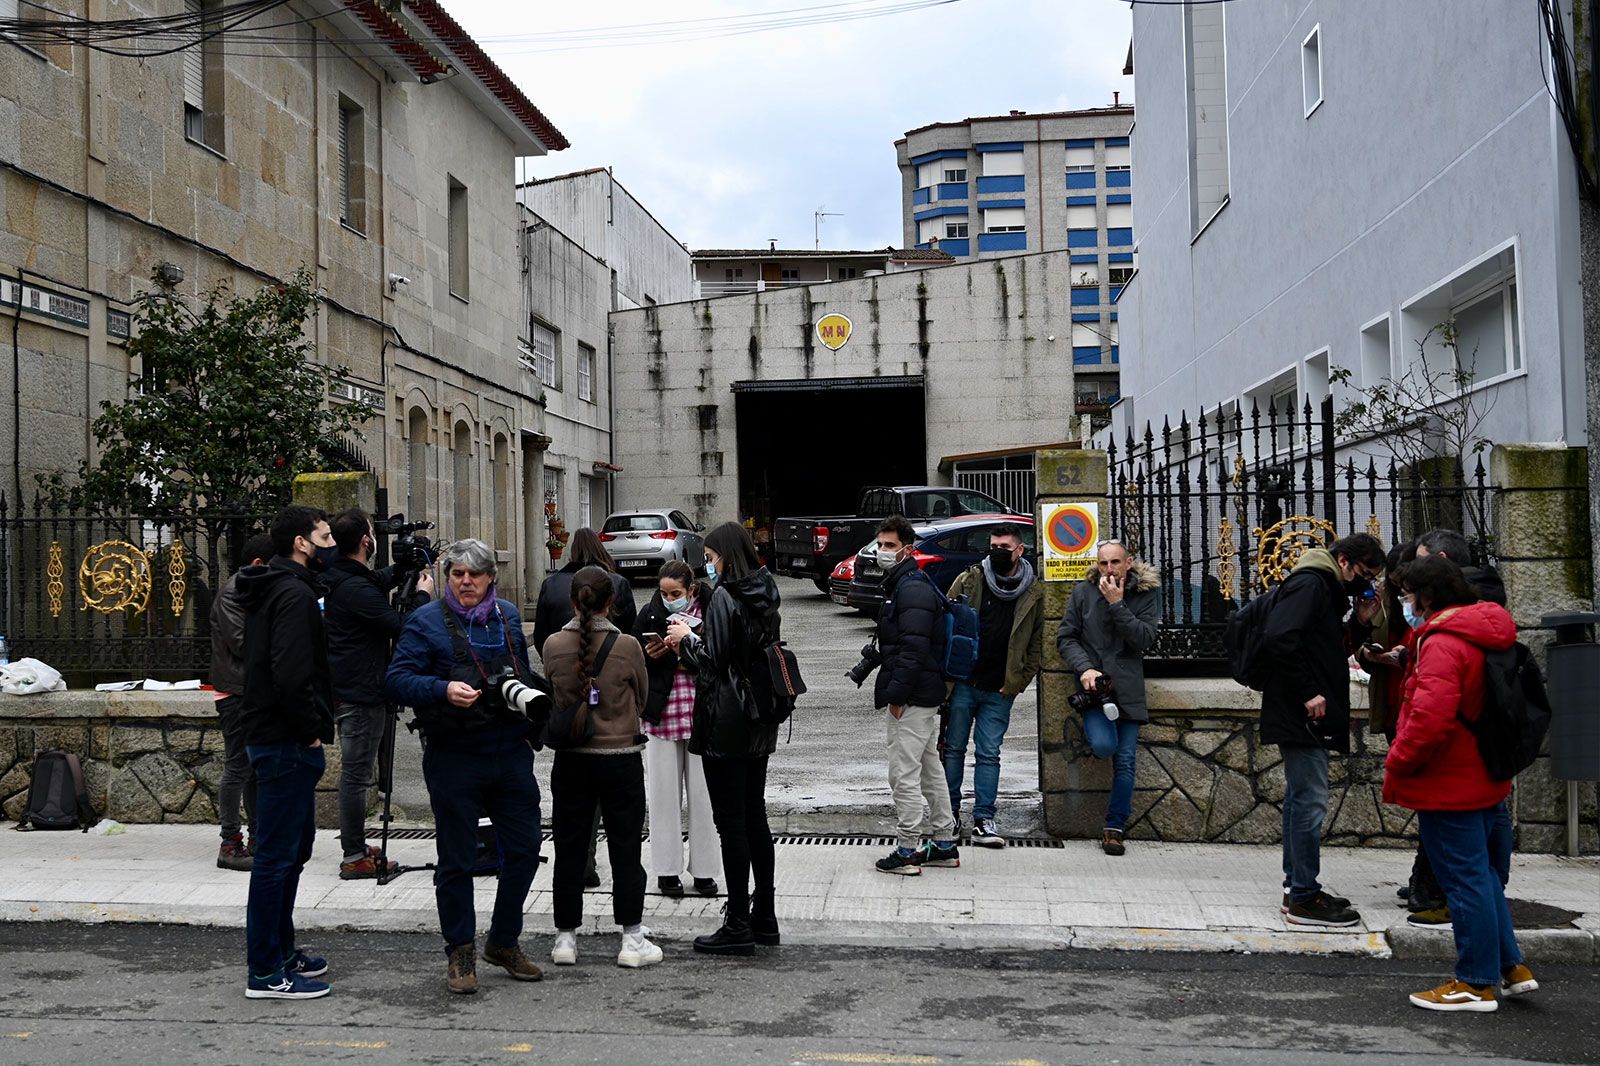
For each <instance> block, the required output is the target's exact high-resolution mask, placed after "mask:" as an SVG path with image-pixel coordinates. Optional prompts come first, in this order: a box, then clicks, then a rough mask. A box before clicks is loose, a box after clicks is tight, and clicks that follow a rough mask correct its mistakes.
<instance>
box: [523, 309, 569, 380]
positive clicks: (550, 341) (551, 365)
mask: <svg viewBox="0 0 1600 1066" xmlns="http://www.w3.org/2000/svg"><path fill="white" fill-rule="evenodd" d="M528 347H529V348H531V349H532V350H533V372H534V373H535V374H536V375H538V378H539V383H540V384H542V385H543V386H544V387H545V388H547V389H556V390H558V391H559V390H560V388H561V360H560V359H559V358H557V349H556V332H555V330H553V329H551V328H550V327H549V326H542V325H540V324H539V323H537V322H530V323H529V324H528Z"/></svg>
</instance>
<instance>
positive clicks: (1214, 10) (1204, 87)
mask: <svg viewBox="0 0 1600 1066" xmlns="http://www.w3.org/2000/svg"><path fill="white" fill-rule="evenodd" d="M1227 6H1228V5H1226V4H1203V5H1192V4H1186V5H1184V8H1183V46H1184V72H1185V79H1184V81H1185V84H1184V88H1185V92H1186V94H1187V97H1188V105H1189V223H1190V233H1191V234H1192V235H1193V236H1196V237H1198V236H1199V235H1200V231H1201V230H1203V229H1205V228H1206V226H1207V225H1208V224H1209V223H1210V222H1211V219H1212V218H1213V217H1215V216H1216V214H1217V212H1218V211H1221V210H1222V208H1223V205H1224V204H1226V203H1227V202H1228V91H1227V59H1226V51H1227V47H1226V41H1225V38H1226V15H1225V12H1224V9H1225V8H1226V7H1227Z"/></svg>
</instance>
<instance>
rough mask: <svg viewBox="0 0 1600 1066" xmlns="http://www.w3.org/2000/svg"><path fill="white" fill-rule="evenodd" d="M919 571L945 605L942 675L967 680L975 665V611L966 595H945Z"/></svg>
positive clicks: (976, 613) (976, 648) (976, 616)
mask: <svg viewBox="0 0 1600 1066" xmlns="http://www.w3.org/2000/svg"><path fill="white" fill-rule="evenodd" d="M918 572H919V573H921V574H922V576H923V577H926V578H928V584H930V585H932V586H933V588H934V591H935V592H937V593H938V594H939V603H940V604H941V605H942V606H943V607H944V661H943V662H942V663H940V668H941V669H942V670H943V672H944V679H945V680H946V681H966V680H967V679H968V678H970V677H971V676H972V671H973V670H974V669H975V668H976V667H977V665H978V612H977V611H976V610H974V609H973V607H972V605H971V604H970V603H968V602H967V598H966V597H965V596H956V597H955V598H953V599H952V598H951V597H949V596H946V595H945V594H944V590H943V589H941V588H940V587H939V586H938V584H937V583H936V582H935V581H934V580H933V578H931V577H928V575H927V573H926V572H925V571H918Z"/></svg>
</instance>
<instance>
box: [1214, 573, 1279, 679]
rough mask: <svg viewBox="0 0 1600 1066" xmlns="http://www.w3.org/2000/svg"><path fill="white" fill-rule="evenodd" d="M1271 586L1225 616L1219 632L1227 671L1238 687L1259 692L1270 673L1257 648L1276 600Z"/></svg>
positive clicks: (1275, 589)
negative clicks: (1223, 628)
mask: <svg viewBox="0 0 1600 1066" xmlns="http://www.w3.org/2000/svg"><path fill="white" fill-rule="evenodd" d="M1281 587H1282V586H1274V587H1273V588H1272V589H1270V590H1269V591H1267V592H1264V593H1262V594H1261V595H1260V596H1257V597H1256V598H1255V599H1253V600H1250V601H1249V602H1248V603H1246V604H1245V605H1244V606H1243V607H1241V608H1239V609H1238V610H1237V611H1234V612H1233V613H1232V614H1231V615H1229V616H1228V627H1227V629H1226V630H1224V631H1223V635H1222V643H1223V647H1225V648H1226V649H1227V652H1228V672H1229V673H1230V674H1232V675H1233V679H1234V680H1235V681H1237V682H1239V684H1241V685H1244V686H1246V687H1248V688H1253V689H1255V690H1256V691H1257V692H1261V691H1263V690H1265V689H1266V687H1267V676H1268V674H1269V673H1270V671H1269V670H1268V669H1267V667H1268V664H1267V663H1266V661H1265V657H1264V656H1263V655H1262V654H1261V645H1262V642H1263V640H1264V634H1265V633H1266V628H1267V615H1268V613H1269V612H1271V610H1272V605H1273V603H1274V602H1275V601H1276V600H1277V598H1278V589H1279V588H1281Z"/></svg>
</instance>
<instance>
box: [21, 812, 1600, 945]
mask: <svg viewBox="0 0 1600 1066" xmlns="http://www.w3.org/2000/svg"><path fill="white" fill-rule="evenodd" d="M780 840H781V841H784V842H780V843H779V845H778V874H777V883H778V915H779V918H780V920H781V921H782V925H783V936H784V941H785V943H814V944H867V945H882V946H901V947H944V946H961V947H982V948H1026V949H1041V948H1062V947H1079V948H1094V949H1110V950H1167V951H1243V952H1279V953H1291V954H1343V955H1368V956H1375V957H1380V958H1386V957H1389V956H1391V955H1399V956H1403V957H1413V958H1415V957H1437V958H1451V957H1453V955H1454V947H1453V942H1452V938H1451V936H1450V934H1449V933H1448V932H1444V931H1440V930H1418V929H1412V928H1410V927H1407V926H1406V925H1405V911H1404V910H1402V909H1401V908H1400V907H1398V906H1396V899H1395V894H1394V889H1395V887H1396V886H1397V885H1399V884H1401V883H1403V881H1404V879H1405V877H1406V875H1407V873H1408V872H1409V870H1410V865H1411V855H1410V853H1408V852H1403V851H1392V850H1381V849H1334V848H1330V849H1327V850H1325V851H1324V852H1323V870H1324V873H1325V876H1326V880H1327V882H1328V883H1329V885H1330V886H1331V887H1332V889H1333V890H1335V891H1337V892H1339V893H1340V894H1343V895H1347V896H1349V897H1350V899H1351V901H1352V903H1353V904H1354V905H1355V906H1356V907H1357V909H1359V910H1360V911H1361V913H1362V916H1363V918H1364V919H1365V923H1364V925H1363V926H1361V927H1360V928H1358V929H1355V930H1344V931H1328V932H1322V931H1317V930H1307V929H1303V928H1298V927H1294V926H1289V925H1287V924H1285V923H1284V921H1283V920H1282V918H1281V916H1280V915H1279V913H1278V905H1277V904H1278V898H1279V884H1280V883H1281V880H1282V878H1281V860H1280V855H1279V851H1278V849H1277V848H1276V847H1251V846H1244V845H1216V844H1158V843H1145V842H1140V841H1134V842H1131V843H1130V844H1129V848H1128V854H1127V855H1126V856H1125V857H1123V858H1120V859H1113V858H1110V857H1108V856H1106V855H1104V854H1102V853H1101V852H1100V850H1099V848H1098V847H1097V846H1096V845H1095V844H1094V843H1093V842H1090V841H1067V842H1065V843H1064V845H1063V846H1061V847H1050V846H1044V847H1027V846H1013V847H1010V848H1007V849H1006V850H1004V851H988V850H985V849H982V848H971V847H968V848H963V849H962V865H961V867H960V868H959V869H953V870H952V869H928V870H926V871H924V872H923V873H922V875H921V876H918V877H894V876H889V875H886V874H881V873H878V872H877V871H876V870H875V869H873V865H872V864H873V862H874V860H876V859H877V858H879V856H880V855H881V854H886V853H887V851H888V843H887V841H885V842H884V843H882V844H880V843H878V841H877V840H876V839H874V840H873V842H872V843H871V844H870V845H862V844H859V843H850V842H846V841H845V840H844V839H843V838H837V837H835V838H812V839H806V838H780ZM216 850H217V836H216V830H215V829H214V828H212V827H210V826H178V825H149V826H129V827H128V830H127V832H126V833H124V834H119V835H117V836H110V837H98V836H85V835H83V834H81V833H43V832H35V833H17V832H12V831H11V830H10V826H9V823H5V825H4V828H0V920H12V921H57V920H67V921H82V922H166V923H175V924H180V925H210V926H241V925H243V923H244V911H245V896H246V892H247V888H248V883H249V876H248V875H247V874H241V873H235V872H232V871H227V870H219V869H217V868H216V863H215V860H216ZM390 854H391V856H392V857H394V858H395V859H396V860H398V861H399V862H402V863H423V862H428V861H431V860H432V858H433V842H432V841H431V840H400V841H393V842H391V849H390ZM545 854H546V856H547V857H548V856H549V854H550V845H549V843H548V842H547V843H546V845H545ZM338 855H339V847H338V839H337V834H335V833H333V832H323V833H319V834H318V838H317V845H316V854H315V857H314V858H313V859H312V861H311V864H310V865H309V866H308V867H307V868H306V872H305V874H304V876H303V878H302V879H301V882H300V896H299V903H300V909H299V911H298V913H297V915H296V917H297V920H298V922H299V924H300V925H301V927H302V928H305V929H308V930H314V929H328V928H333V927H339V926H343V927H349V928H355V929H373V930H385V931H401V932H403V931H417V932H435V931H436V930H437V916H436V913H435V910H434V899H433V885H432V881H431V879H430V874H428V873H427V872H426V871H417V872H413V873H407V874H405V875H403V876H402V877H400V878H399V879H398V880H396V881H394V882H392V883H390V884H388V885H379V884H377V883H376V882H375V881H340V880H339V877H338V861H337V860H338ZM600 855H601V862H602V877H604V878H605V881H606V884H608V885H609V883H610V878H609V876H608V872H607V871H606V870H605V867H604V861H605V860H604V856H605V848H604V847H602V848H601V849H600ZM646 855H648V849H647V850H646ZM494 884H495V883H494V880H493V879H492V878H481V879H479V881H478V888H477V895H478V912H479V914H480V916H481V917H482V918H483V919H485V920H486V919H487V915H488V912H489V909H490V905H491V900H492V899H493V893H494ZM649 884H650V886H651V888H652V889H653V888H654V885H655V879H654V876H653V875H652V877H651V879H650V882H649ZM549 885H550V873H549V867H548V865H546V866H545V867H544V868H543V869H542V870H541V871H540V873H539V876H538V877H537V879H536V880H535V882H534V891H533V892H532V893H531V894H530V896H529V898H528V904H527V914H528V916H529V920H528V936H529V939H530V953H531V954H534V955H536V956H537V955H539V954H541V953H542V952H543V951H544V949H545V947H546V945H545V944H544V943H543V940H544V939H545V938H546V937H548V936H549V935H550V932H551V907H552V904H551V896H550V892H549V891H548V889H549ZM1510 894H1511V895H1512V896H1513V897H1514V898H1518V899H1524V900H1531V901H1537V902H1539V903H1544V904H1549V905H1552V906H1556V907H1562V908H1565V909H1567V910H1571V911H1579V912H1586V913H1583V914H1582V916H1581V917H1580V918H1579V919H1577V921H1576V922H1575V923H1574V924H1573V925H1572V926H1569V927H1567V928H1563V929H1528V930H1524V931H1521V932H1519V937H1520V939H1521V943H1522V946H1523V949H1524V951H1525V952H1526V953H1527V955H1528V957H1529V959H1530V960H1531V961H1534V962H1573V963H1592V962H1600V952H1597V944H1600V861H1597V860H1594V859H1564V858H1560V857H1556V856H1548V855H1527V856H1521V855H1519V856H1517V857H1516V858H1515V860H1514V862H1513V872H1512V881H1511V892H1510ZM721 905H722V904H721V901H720V900H703V899H699V898H695V897H692V896H691V898H686V899H683V900H671V899H667V898H665V897H662V896H657V895H653V894H652V895H648V896H646V898H645V921H646V923H647V924H648V925H649V926H650V927H651V928H652V929H654V930H656V932H657V933H659V934H660V935H661V936H662V937H663V938H664V939H666V940H667V941H669V942H675V947H676V949H677V950H686V949H687V941H688V940H689V939H690V938H692V937H693V936H694V935H697V934H699V933H704V932H709V931H710V930H712V929H713V928H715V927H716V925H717V924H718V921H719V920H720V911H721ZM586 906H587V909H588V911H589V914H588V924H587V926H586V928H585V931H586V932H602V933H607V934H609V933H611V932H612V930H613V928H614V927H613V926H612V924H611V921H610V913H609V911H610V896H609V894H608V893H607V892H606V891H604V890H603V889H602V890H600V891H594V892H590V893H588V894H587V896H586Z"/></svg>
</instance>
